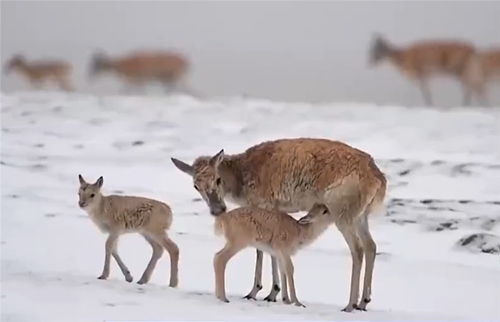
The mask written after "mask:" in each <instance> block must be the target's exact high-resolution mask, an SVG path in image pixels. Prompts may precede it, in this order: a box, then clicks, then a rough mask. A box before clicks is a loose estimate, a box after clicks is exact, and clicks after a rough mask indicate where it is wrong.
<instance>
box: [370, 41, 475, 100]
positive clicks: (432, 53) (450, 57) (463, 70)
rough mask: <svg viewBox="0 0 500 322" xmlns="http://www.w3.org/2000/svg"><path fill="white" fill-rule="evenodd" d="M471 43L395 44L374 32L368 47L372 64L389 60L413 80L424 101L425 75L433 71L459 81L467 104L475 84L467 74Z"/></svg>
mask: <svg viewBox="0 0 500 322" xmlns="http://www.w3.org/2000/svg"><path fill="white" fill-rule="evenodd" d="M474 53H475V49H474V47H473V46H472V45H471V44H469V43H467V42H462V41H422V42H418V43H415V44H412V45H410V46H408V47H405V48H398V47H396V46H394V45H392V44H390V43H389V42H388V41H386V40H385V39H383V38H382V37H380V36H377V37H376V38H375V39H374V41H373V44H372V47H371V50H370V62H371V64H373V65H375V64H377V63H379V62H381V61H383V60H388V61H390V62H391V63H392V64H393V65H394V66H395V67H396V68H397V69H398V70H399V71H400V72H401V73H402V74H404V75H406V76H407V77H408V78H409V79H411V80H414V81H416V82H417V84H418V86H419V87H420V90H421V92H422V95H423V97H424V101H425V103H426V104H427V105H432V104H433V102H432V95H431V92H430V89H429V84H428V82H429V79H430V78H431V77H433V76H436V75H447V76H451V77H453V78H455V79H457V80H458V81H460V83H461V84H462V89H463V94H464V98H463V104H464V105H469V104H470V102H471V95H472V94H473V93H475V94H478V95H479V94H480V93H477V86H475V84H474V80H473V79H472V77H471V74H470V73H471V70H470V69H471V58H472V57H473V56H474Z"/></svg>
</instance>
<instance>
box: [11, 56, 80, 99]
mask: <svg viewBox="0 0 500 322" xmlns="http://www.w3.org/2000/svg"><path fill="white" fill-rule="evenodd" d="M11 71H16V72H18V73H19V74H21V75H23V76H24V77H26V79H27V80H28V81H29V82H30V84H31V85H32V86H33V87H35V88H40V87H41V86H42V84H43V83H44V82H49V81H50V82H53V83H55V84H57V86H58V87H59V88H60V89H62V90H65V91H71V90H73V87H72V86H71V82H70V78H71V77H70V76H71V65H70V64H69V63H67V62H64V61H60V60H41V61H33V62H28V61H27V60H26V59H25V58H24V56H22V55H14V56H13V57H12V58H11V59H9V60H8V61H7V63H6V64H5V72H6V73H9V72H11Z"/></svg>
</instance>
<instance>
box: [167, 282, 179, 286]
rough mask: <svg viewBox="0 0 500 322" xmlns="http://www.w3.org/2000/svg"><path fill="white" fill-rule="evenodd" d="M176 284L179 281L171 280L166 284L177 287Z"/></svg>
mask: <svg viewBox="0 0 500 322" xmlns="http://www.w3.org/2000/svg"><path fill="white" fill-rule="evenodd" d="M177 284H179V282H178V281H171V282H170V283H169V284H168V286H169V287H177Z"/></svg>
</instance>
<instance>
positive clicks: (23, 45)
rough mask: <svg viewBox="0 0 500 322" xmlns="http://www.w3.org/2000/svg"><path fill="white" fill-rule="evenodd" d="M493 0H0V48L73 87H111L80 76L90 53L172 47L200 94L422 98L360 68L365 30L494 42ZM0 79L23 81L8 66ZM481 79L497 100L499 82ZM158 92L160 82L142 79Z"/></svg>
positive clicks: (451, 91)
mask: <svg viewBox="0 0 500 322" xmlns="http://www.w3.org/2000/svg"><path fill="white" fill-rule="evenodd" d="M499 17H500V2H496V1H492V2H480V1H470V2H449V1H443V2H427V1H418V2H417V1H415V2H411V1H394V2H374V1H373V2H372V1H366V2H364V1H356V2H347V1H345V2H344V1H339V2H333V1H331V2H327V1H322V2H315V1H303V2H277V1H276V2H222V1H221V2H209V1H203V2H202V1H192V2H175V1H163V2H159V1H135V2H130V1H65V2H63V1H36V2H35V1H33V2H30V1H22V2H19V1H16V2H14V1H2V3H1V18H2V19H1V59H2V68H3V64H4V63H5V61H6V60H7V59H9V58H10V57H11V56H12V55H13V54H16V53H22V54H23V55H25V56H26V58H27V59H28V61H31V60H37V59H46V58H54V59H65V60H67V61H69V62H70V63H72V64H73V65H74V69H75V71H74V75H73V76H74V77H73V83H74V84H75V86H76V89H77V91H79V92H91V93H119V92H120V89H121V88H122V87H123V84H122V83H120V80H119V79H117V78H113V77H112V76H102V77H100V78H98V79H96V80H95V82H90V80H89V78H88V67H89V59H90V56H91V55H92V54H93V53H94V52H96V51H98V50H99V51H103V52H105V53H107V54H108V55H110V56H122V55H125V54H128V53H130V52H132V51H135V50H140V49H151V50H155V49H175V50H176V51H179V52H181V53H183V54H185V55H186V56H187V57H188V58H189V60H190V63H191V69H190V73H189V83H190V85H191V87H192V88H194V89H195V90H196V91H197V92H199V93H201V94H202V95H204V96H208V97H210V96H226V95H229V96H232V95H248V96H251V97H262V98H270V99H277V100H285V101H308V102H318V101H355V102H375V103H380V104H409V105H415V104H417V105H418V104H422V98H421V95H420V92H419V90H418V88H417V87H416V86H414V85H413V84H412V83H411V82H410V81H408V80H407V79H406V78H404V77H403V76H402V75H401V74H400V73H399V72H398V71H397V70H396V69H395V68H394V66H392V65H390V64H389V63H387V62H386V63H384V64H382V65H380V66H377V67H374V68H370V67H369V65H368V49H369V47H370V43H371V39H372V37H373V35H374V34H375V33H380V34H382V35H384V36H385V37H387V39H388V40H389V41H391V42H392V43H394V44H395V45H406V44H409V43H411V42H414V41H418V40H423V39H463V40H467V41H470V42H472V43H473V44H474V45H476V46H478V47H479V48H488V47H492V46H500V19H499ZM1 85H2V91H4V92H9V91H14V90H26V89H29V85H28V84H27V83H26V82H24V80H23V79H22V78H21V77H20V76H19V75H17V74H12V75H5V73H3V71H2V76H1ZM495 86H496V88H495V89H494V90H493V87H490V97H491V99H490V101H491V103H492V104H498V103H499V102H500V98H499V97H500V95H499V93H498V92H499V88H498V87H499V84H498V83H497V84H495ZM431 89H432V92H433V95H434V98H435V102H436V105H457V104H460V103H461V101H462V94H461V88H460V85H459V84H458V83H457V82H455V81H453V80H450V79H447V78H440V79H436V80H433V81H431ZM151 90H152V91H153V92H154V91H155V90H156V91H158V93H162V89H161V88H157V89H151Z"/></svg>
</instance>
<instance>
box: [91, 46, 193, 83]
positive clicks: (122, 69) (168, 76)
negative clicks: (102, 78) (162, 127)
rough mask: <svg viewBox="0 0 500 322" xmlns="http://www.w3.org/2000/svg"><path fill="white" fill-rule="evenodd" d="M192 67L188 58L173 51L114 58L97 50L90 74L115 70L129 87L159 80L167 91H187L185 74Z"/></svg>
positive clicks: (145, 52) (114, 72) (93, 57)
mask: <svg viewBox="0 0 500 322" xmlns="http://www.w3.org/2000/svg"><path fill="white" fill-rule="evenodd" d="M188 68H189V62H188V60H187V58H186V57H185V56H183V55H181V54H178V53H175V52H170V51H140V52H135V53H132V54H129V55H125V56H123V57H117V58H111V57H109V56H107V55H105V54H104V53H95V54H94V55H93V56H92V59H91V64H90V76H96V75H98V74H102V73H112V74H115V75H116V76H118V77H119V78H121V79H122V80H123V81H124V82H125V83H126V85H127V87H128V89H131V88H132V87H135V88H137V87H139V86H143V85H145V84H147V83H151V82H159V83H161V84H162V85H163V86H164V87H165V90H167V91H170V90H178V89H182V90H186V88H181V87H185V84H183V82H184V81H185V77H186V74H187V71H188Z"/></svg>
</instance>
